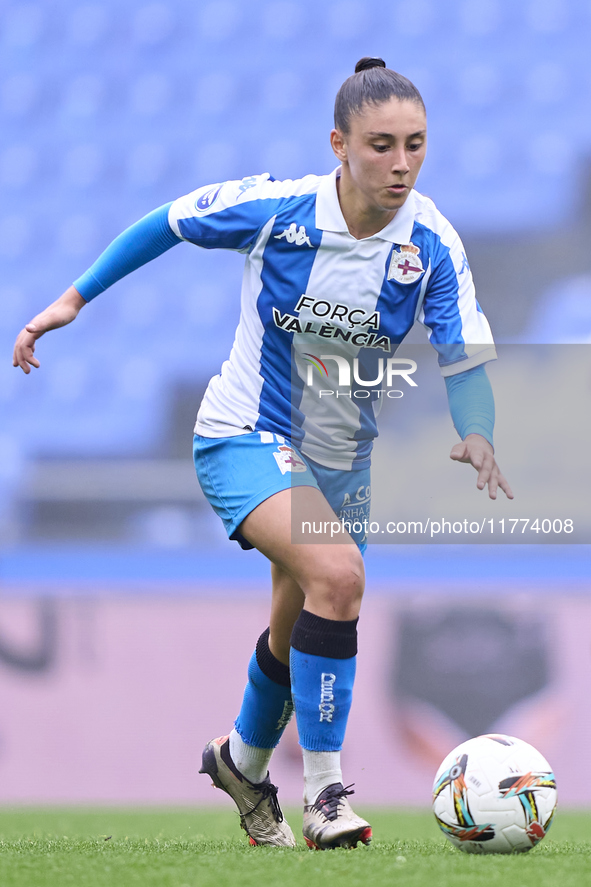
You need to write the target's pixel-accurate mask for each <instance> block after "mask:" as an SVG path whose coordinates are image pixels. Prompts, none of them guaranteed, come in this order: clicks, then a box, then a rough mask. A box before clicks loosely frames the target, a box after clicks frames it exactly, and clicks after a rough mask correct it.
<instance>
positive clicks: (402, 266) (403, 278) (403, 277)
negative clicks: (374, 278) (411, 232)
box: [388, 243, 425, 283]
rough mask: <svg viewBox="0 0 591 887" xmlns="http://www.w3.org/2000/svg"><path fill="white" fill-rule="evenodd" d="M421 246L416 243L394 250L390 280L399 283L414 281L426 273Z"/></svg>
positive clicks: (389, 271) (389, 273)
mask: <svg viewBox="0 0 591 887" xmlns="http://www.w3.org/2000/svg"><path fill="white" fill-rule="evenodd" d="M419 252H420V250H419V248H418V246H415V245H414V243H409V244H407V245H406V246H401V247H400V250H394V251H393V252H392V258H391V259H390V268H389V270H388V280H395V281H397V283H414V282H415V281H416V280H418V279H419V277H422V276H423V274H424V273H425V269H424V268H423V263H422V262H421V260H420V258H419Z"/></svg>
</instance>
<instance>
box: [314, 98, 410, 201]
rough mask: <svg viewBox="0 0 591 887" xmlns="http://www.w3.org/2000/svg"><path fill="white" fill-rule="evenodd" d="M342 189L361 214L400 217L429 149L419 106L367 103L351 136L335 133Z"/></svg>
mask: <svg viewBox="0 0 591 887" xmlns="http://www.w3.org/2000/svg"><path fill="white" fill-rule="evenodd" d="M331 142H332V147H333V150H334V152H335V154H336V156H337V157H338V158H339V160H340V161H341V164H342V168H343V172H342V178H343V183H342V184H343V185H344V186H345V187H346V188H347V189H348V190H350V191H351V194H352V196H354V198H355V202H356V203H357V204H358V206H359V209H360V210H361V211H365V212H366V213H369V214H372V213H376V212H377V213H379V212H380V211H381V212H382V213H383V212H386V213H388V214H395V212H396V210H398V209H399V208H400V207H401V206H402V204H403V203H404V201H405V200H406V198H407V197H408V195H409V193H410V191H411V189H412V188H413V187H414V184H415V182H416V180H417V176H418V174H419V171H420V169H421V166H422V164H423V160H424V159H425V152H426V150H427V119H426V116H425V111H424V109H423V107H422V106H421V105H419V104H417V103H416V102H411V101H407V100H405V101H400V100H399V99H396V98H392V99H389V100H388V101H387V102H382V103H381V104H380V105H370V104H367V105H365V107H364V108H363V110H362V112H361V114H355V115H353V116H352V117H351V120H350V129H349V132H348V133H346V134H344V133H341V132H340V131H339V130H333V131H332V133H331Z"/></svg>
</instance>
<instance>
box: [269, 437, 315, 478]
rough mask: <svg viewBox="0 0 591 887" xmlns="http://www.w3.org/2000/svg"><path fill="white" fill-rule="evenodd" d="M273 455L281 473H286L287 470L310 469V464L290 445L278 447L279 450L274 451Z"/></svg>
mask: <svg viewBox="0 0 591 887" xmlns="http://www.w3.org/2000/svg"><path fill="white" fill-rule="evenodd" d="M273 455H274V456H275V460H276V462H277V464H278V466H279V470H280V471H281V474H285V473H286V472H287V471H294V472H298V471H307V470H308V466H307V465H306V463H305V462H304V460H303V459H302V457H301V456H299V455H298V454H297V453H296V451H295V450H294V449H293V448H292V447H288V446H287V444H283V445H282V446H280V447H278V448H277V452H275V453H273Z"/></svg>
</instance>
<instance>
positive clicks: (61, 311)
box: [12, 286, 86, 373]
mask: <svg viewBox="0 0 591 887" xmlns="http://www.w3.org/2000/svg"><path fill="white" fill-rule="evenodd" d="M85 305H86V302H85V300H84V299H83V298H82V296H81V295H80V293H79V292H78V290H77V289H75V288H74V287H73V286H71V287H69V288H68V289H67V290H66V291H65V293H64V294H63V295H61V296H60V297H59V299H56V301H55V302H53V303H52V304H51V305H49V306H48V307H47V308H46V309H45V310H44V311H42V312H41V313H40V314H37V315H36V317H34V318H33V320H31V322H30V323H28V324H27V325H26V326H25V328H24V329H23V330H21V331H20V333H19V334H18V336H17V338H16V342H15V344H14V353H13V357H12V365H13V366H15V367H20V368H21V369H22V371H23V372H24V373H30V372H31V367H32V366H33V367H37V368H38V367H39V366H40V364H39V361H38V360H37V358H36V357H35V343H36V341H37V339H39V338H41V336H42V335H44V333H47V332H49V330H56V329H58V328H59V327H61V326H66V325H67V324H68V323H71V322H72V321H73V320H75V319H76V317H77V316H78V313H79V311H80V309H81V308H83V307H84V306H85Z"/></svg>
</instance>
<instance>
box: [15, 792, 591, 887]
mask: <svg viewBox="0 0 591 887" xmlns="http://www.w3.org/2000/svg"><path fill="white" fill-rule="evenodd" d="M359 812H360V814H361V815H363V816H366V818H368V819H369V820H370V822H371V823H372V825H373V829H374V841H373V843H372V845H371V846H370V847H362V846H361V845H359V847H358V848H357V849H356V850H332V851H327V852H324V853H320V852H316V851H310V850H307V849H306V848H305V846H304V843H303V841H302V843H301V845H300V846H299V847H298V848H297V850H295V851H294V850H283V849H273V848H268V847H250V846H249V845H248V843H247V839H246V836H245V835H244V833H243V832H241V830H240V829H239V828H238V823H237V816H236V815H235V814H234V813H233V812H231V811H229V810H220V809H219V808H216V809H214V810H204V809H200V810H196V811H191V810H165V809H148V810H121V809H111V808H108V809H107V808H105V809H93V810H84V809H72V808H65V809H58V810H34V809H27V808H19V809H13V810H10V809H2V810H0V885H1V887H69V885H75V887H133V885H142V887H210V885H211V887H214V885H215V887H226V885H228V887H230V885H231V887H267V885H276V887H292V885H298V887H310V885H312V884H332V885H335V887H362V885H363V887H365V885H371V887H381V885H388V887H392V885H401V887H406V885H408V887H414V885H421V887H422V885H426V887H427V885H428V887H452V885H453V887H468V885H469V887H481V885H482V887H484V885H486V887H496V885H499V887H570V885H573V887H583V885H586V884H591V813H576V812H563V811H559V812H558V814H557V816H556V821H555V823H554V824H553V826H552V831H551V832H550V835H549V836H548V837H547V838H546V839H545V840H544V841H543V842H542V843H541V844H540V845H539V846H538V847H536V848H535V849H534V850H532V851H531V852H530V853H527V854H522V855H515V856H469V855H467V854H464V853H460V852H458V851H457V850H454V849H453V848H452V847H451V845H450V844H449V843H448V842H447V841H446V839H445V838H444V837H443V836H441V835H440V833H439V831H438V829H437V826H436V825H435V823H434V821H433V818H432V816H431V814H430V813H428V812H422V811H421V812H417V811H403V810H395V811H394V810H393V811H390V810H367V809H362V808H360V810H359ZM288 818H289V821H290V823H291V824H292V826H293V828H294V832H295V831H296V829H297V828H298V827H299V825H300V822H301V811H288Z"/></svg>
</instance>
